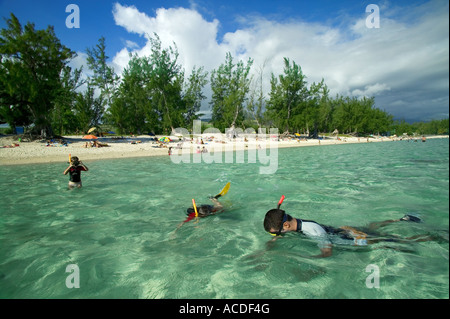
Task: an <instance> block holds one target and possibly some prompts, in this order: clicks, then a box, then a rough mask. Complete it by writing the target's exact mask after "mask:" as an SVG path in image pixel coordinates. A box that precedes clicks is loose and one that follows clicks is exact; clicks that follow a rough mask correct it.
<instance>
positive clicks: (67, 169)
mask: <svg viewBox="0 0 450 319" xmlns="http://www.w3.org/2000/svg"><path fill="white" fill-rule="evenodd" d="M71 167H72V164H70V165H69V167H67V168H66V170H65V171H64V172H63V174H64V175H67V173H68V172H69V169H70V168H71Z"/></svg>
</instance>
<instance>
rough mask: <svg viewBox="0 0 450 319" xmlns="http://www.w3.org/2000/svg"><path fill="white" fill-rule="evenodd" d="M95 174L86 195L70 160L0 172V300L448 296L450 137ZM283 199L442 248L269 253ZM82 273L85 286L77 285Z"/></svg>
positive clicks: (279, 249) (283, 247)
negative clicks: (72, 176)
mask: <svg viewBox="0 0 450 319" xmlns="http://www.w3.org/2000/svg"><path fill="white" fill-rule="evenodd" d="M85 164H86V165H87V166H88V167H89V169H90V170H89V172H83V173H82V180H83V188H82V189H75V190H68V189H67V182H68V177H67V176H64V175H63V174H62V172H63V170H64V169H65V168H66V165H65V164H63V163H60V164H39V165H21V166H10V167H5V166H3V167H0V193H1V195H2V197H1V202H0V203H1V205H0V216H1V220H0V241H1V248H0V287H1V289H0V297H1V298H248V299H253V298H258V299H259V298H448V297H449V244H448V229H449V142H448V139H434V140H433V139H429V140H428V141H427V142H426V143H421V142H419V143H414V142H407V141H401V142H400V141H399V142H389V143H368V144H349V145H336V146H334V145H333V146H320V147H303V148H291V149H279V152H278V170H277V171H276V173H275V174H269V175H261V174H259V168H260V166H261V165H260V164H258V163H255V164H249V163H235V164H233V163H231V164H230V163H224V164H219V163H213V164H206V163H204V162H202V163H200V164H198V163H182V164H174V163H173V162H172V161H171V160H170V158H169V157H159V158H138V159H120V160H104V161H91V162H86V163H85ZM226 182H231V188H230V190H229V192H228V194H227V195H226V196H224V197H223V198H222V203H223V204H224V205H225V206H226V207H227V211H226V212H224V213H223V214H220V215H216V216H211V217H208V218H204V219H200V220H199V222H198V223H194V222H192V221H191V222H189V223H186V224H184V225H183V226H182V227H181V228H179V229H178V230H177V231H175V229H176V228H177V226H178V225H179V223H180V222H182V221H183V220H184V219H185V210H186V207H188V206H189V205H190V203H191V199H192V198H195V199H196V202H197V204H201V203H208V196H210V195H215V194H216V193H218V192H219V191H220V190H221V188H222V187H223V186H224V185H225V184H226ZM283 194H284V195H285V196H286V199H285V201H284V203H283V208H284V209H285V210H286V211H287V212H288V213H290V214H291V215H293V216H294V217H299V218H304V219H312V220H315V221H317V222H319V223H323V224H326V225H332V226H341V225H350V226H356V227H358V226H360V227H363V226H366V225H367V224H369V223H370V222H373V221H383V220H388V219H395V218H400V217H402V216H403V215H404V214H405V213H412V214H414V215H417V216H420V217H421V218H422V219H423V221H424V222H423V223H420V224H417V223H410V222H400V223H394V224H390V225H389V226H386V227H385V228H384V229H383V232H385V233H387V234H391V235H395V236H399V237H405V238H406V237H412V236H417V235H423V234H425V235H432V236H434V237H435V238H437V239H436V240H433V241H427V242H418V241H410V242H406V243H378V244H374V245H370V246H367V247H354V246H335V247H334V249H333V256H332V257H330V258H322V259H318V258H312V257H311V256H313V255H317V254H318V253H319V249H318V247H317V243H316V242H315V241H313V240H311V239H307V238H305V237H302V236H301V235H299V234H288V235H286V236H284V237H283V238H281V239H279V240H277V241H276V242H274V243H270V244H268V242H269V241H270V240H271V239H272V237H271V236H269V235H268V234H267V233H265V232H264V229H263V225H262V223H263V218H264V215H265V213H266V211H267V210H269V209H271V208H274V207H276V204H277V202H278V199H279V198H280V196H281V195H283ZM72 264H76V265H77V267H78V275H79V276H78V278H79V288H68V286H67V285H66V279H68V277H69V276H71V277H70V280H71V281H70V282H72V283H75V282H76V279H73V278H76V277H73V276H75V275H76V274H77V273H76V272H72V271H68V272H66V267H67V266H68V265H72ZM370 265H372V266H370ZM373 265H375V266H376V267H378V270H379V272H378V274H379V276H378V280H379V287H378V288H377V287H374V288H369V287H368V286H370V284H369V285H366V282H367V280H368V278H369V276H371V275H375V272H371V271H370V270H369V271H368V272H366V267H368V266H370V267H373ZM370 282H375V281H370Z"/></svg>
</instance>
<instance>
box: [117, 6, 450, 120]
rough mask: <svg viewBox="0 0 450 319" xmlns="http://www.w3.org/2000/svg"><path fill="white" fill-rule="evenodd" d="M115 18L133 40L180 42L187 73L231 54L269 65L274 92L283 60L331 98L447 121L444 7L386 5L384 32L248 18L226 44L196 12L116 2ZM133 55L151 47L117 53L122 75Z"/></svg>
mask: <svg viewBox="0 0 450 319" xmlns="http://www.w3.org/2000/svg"><path fill="white" fill-rule="evenodd" d="M113 16H114V20H115V23H116V24H117V25H119V26H122V27H123V28H125V29H126V30H127V31H128V32H130V33H135V34H138V35H140V36H142V37H148V36H153V33H157V34H158V35H159V37H160V38H161V41H162V44H163V46H165V47H168V46H169V45H172V46H173V43H176V45H177V48H178V51H179V54H180V56H179V62H180V63H181V64H182V65H183V66H184V68H185V70H186V73H189V72H190V70H191V69H192V67H193V66H194V65H196V66H204V67H205V69H206V70H208V71H211V70H212V69H215V68H217V67H218V66H219V65H220V64H221V63H223V62H224V60H225V54H226V52H231V53H232V55H233V56H234V57H236V59H242V60H247V59H248V58H249V57H251V58H253V59H254V64H255V65H256V66H262V65H263V64H264V65H265V69H264V72H265V75H266V83H265V88H266V91H268V90H269V83H268V82H269V76H270V74H271V73H272V72H273V73H274V74H281V73H282V70H283V57H288V58H289V59H291V60H293V61H295V62H296V63H297V64H299V65H300V66H301V67H302V70H303V72H304V74H305V75H306V76H307V77H308V82H309V83H312V82H318V81H320V80H321V79H322V78H324V79H325V83H326V84H327V85H328V86H329V88H330V89H331V93H332V94H344V95H354V96H375V98H376V104H377V107H380V108H382V109H385V110H386V111H388V112H390V113H392V114H394V116H395V117H397V118H405V119H407V120H408V119H410V120H413V119H416V118H414V117H420V116H421V117H422V118H417V119H420V120H425V119H432V118H436V117H443V116H448V88H449V82H448V70H449V67H448V60H449V59H448V57H449V50H448V44H449V43H448V2H446V1H439V2H430V3H426V4H424V5H421V6H418V7H412V8H408V9H405V8H403V10H402V8H399V7H395V6H394V5H391V6H390V5H389V3H384V4H383V7H381V10H380V28H372V29H369V28H367V27H366V23H365V22H366V21H365V20H366V16H365V13H362V14H361V16H359V17H345V18H344V21H341V22H340V23H339V25H338V26H335V25H332V24H326V23H322V24H321V23H309V22H304V21H292V20H291V21H274V20H270V19H267V18H265V17H262V16H257V15H256V16H251V17H246V18H244V17H242V18H241V20H240V24H241V26H242V27H241V28H240V29H238V30H236V31H234V32H228V33H225V34H224V35H223V37H222V39H219V38H218V29H219V27H220V21H218V20H216V19H215V20H213V21H207V20H206V19H205V18H203V17H202V15H201V14H200V13H199V12H198V11H197V10H196V9H195V7H191V8H190V9H186V8H159V9H157V10H156V12H155V15H154V16H151V15H149V14H147V13H144V12H141V11H139V9H138V8H136V7H134V6H123V5H121V4H119V3H116V4H115V5H114V8H113ZM129 50H130V51H129ZM130 52H133V53H137V54H138V55H148V54H149V53H150V43H149V42H147V44H146V45H145V46H143V47H141V48H137V47H136V46H130V45H127V46H126V47H125V48H123V49H122V50H121V51H119V52H118V53H117V54H116V56H115V57H114V59H113V64H114V65H115V67H116V70H117V71H118V72H120V71H121V70H122V69H123V68H124V67H125V66H126V65H127V63H128V59H129V53H130ZM445 109H447V111H446V112H447V113H446V112H445ZM405 110H406V111H405ZM425 110H426V112H428V113H424V111H425ZM423 117H425V118H423Z"/></svg>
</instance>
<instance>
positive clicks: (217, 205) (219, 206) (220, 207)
mask: <svg viewBox="0 0 450 319" xmlns="http://www.w3.org/2000/svg"><path fill="white" fill-rule="evenodd" d="M210 199H211V201H212V202H213V203H214V212H215V213H218V212H221V211H222V210H223V205H222V204H221V203H220V202H219V201H218V200H217V198H214V197H210Z"/></svg>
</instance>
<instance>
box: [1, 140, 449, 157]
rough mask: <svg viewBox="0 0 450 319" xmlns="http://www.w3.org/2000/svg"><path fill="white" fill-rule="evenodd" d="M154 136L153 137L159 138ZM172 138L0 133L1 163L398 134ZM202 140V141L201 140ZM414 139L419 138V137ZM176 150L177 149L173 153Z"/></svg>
mask: <svg viewBox="0 0 450 319" xmlns="http://www.w3.org/2000/svg"><path fill="white" fill-rule="evenodd" d="M160 137H161V136H157V137H156V138H158V139H159V138H160ZM430 138H448V136H431V137H427V139H430ZM171 139H172V141H171V142H168V143H165V144H164V145H163V147H158V146H159V145H158V144H159V143H157V142H156V141H151V140H150V138H149V136H134V137H124V138H122V139H117V140H116V139H107V140H105V139H99V141H100V142H101V143H107V144H108V146H107V147H99V148H97V147H88V148H86V147H85V144H86V140H82V136H65V137H64V140H65V141H67V142H68V144H67V146H63V145H61V144H60V143H58V141H55V143H51V144H49V146H48V145H47V141H34V142H24V141H21V140H20V141H19V140H18V137H17V136H0V165H18V164H35V163H54V162H68V158H69V154H71V155H72V156H78V158H80V160H82V161H84V162H86V163H88V162H89V161H93V160H101V159H116V158H130V157H151V156H168V152H169V147H172V152H179V150H178V149H179V147H182V148H183V149H184V150H185V151H186V149H190V152H192V153H194V152H199V151H200V150H201V149H203V148H205V149H206V150H207V151H208V152H211V151H216V152H217V151H220V150H223V151H227V150H231V149H234V150H243V149H258V148H266V147H278V148H284V147H305V146H326V145H336V144H342V145H343V144H349V143H374V142H393V141H398V140H400V139H401V138H398V137H395V138H387V137H373V138H358V137H350V138H349V137H341V138H339V139H337V138H335V137H333V138H322V139H297V138H284V139H280V138H277V137H276V136H272V137H269V136H267V137H266V138H263V139H261V137H259V139H258V136H257V135H254V136H248V137H247V138H245V137H238V138H236V139H230V138H226V137H225V134H215V135H214V134H203V135H202V136H199V137H195V138H194V139H193V140H190V139H186V138H185V139H184V141H182V140H180V139H179V138H178V137H175V136H171ZM202 140H203V144H201V141H202ZM413 140H416V141H419V142H420V138H419V137H417V138H414V139H413ZM175 154H177V153H175Z"/></svg>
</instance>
